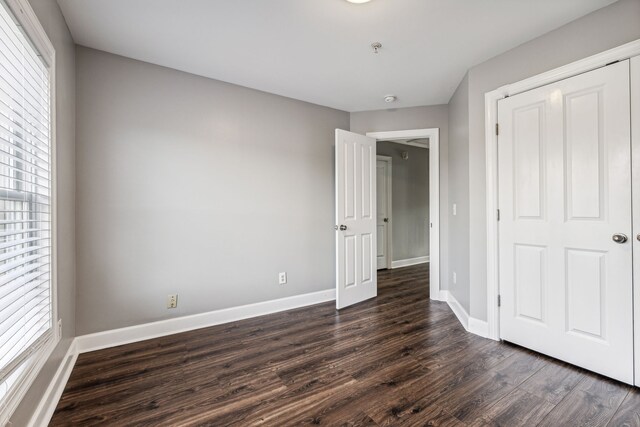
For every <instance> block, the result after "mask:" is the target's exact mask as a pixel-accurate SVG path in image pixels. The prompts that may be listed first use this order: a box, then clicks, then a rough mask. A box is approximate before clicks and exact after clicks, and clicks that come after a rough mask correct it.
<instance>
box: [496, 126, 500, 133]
mask: <svg viewBox="0 0 640 427" xmlns="http://www.w3.org/2000/svg"><path fill="white" fill-rule="evenodd" d="M496 135H500V125H499V124H498V123H496Z"/></svg>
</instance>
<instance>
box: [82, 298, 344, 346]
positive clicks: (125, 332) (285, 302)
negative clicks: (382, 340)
mask: <svg viewBox="0 0 640 427" xmlns="http://www.w3.org/2000/svg"><path fill="white" fill-rule="evenodd" d="M335 299H336V290H335V289H327V290H324V291H319V292H313V293H309V294H303V295H294V296H291V297H287V298H281V299H276V300H271V301H264V302H258V303H255V304H248V305H242V306H239V307H231V308H225V309H222V310H215V311H210V312H207V313H200V314H193V315H190V316H183V317H176V318H174V319H167V320H160V321H157V322H151V323H144V324H142V325H135V326H129V327H126V328H121V329H112V330H109V331H104V332H97V333H94V334H88V335H81V336H79V337H76V346H77V349H78V352H79V353H86V352H89V351H94V350H100V349H103V348H109V347H115V346H118V345H123V344H129V343H133V342H138V341H144V340H148V339H151V338H158V337H163V336H166V335H172V334H177V333H180V332H186V331H192V330H194V329H200V328H206V327H209V326H215V325H220V324H223V323H229V322H235V321H237V320H243V319H248V318H251V317H257V316H264V315H266V314H272V313H277V312H280V311H285V310H292V309H295V308H300V307H306V306H308V305H313V304H320V303H323V302H327V301H334V300H335Z"/></svg>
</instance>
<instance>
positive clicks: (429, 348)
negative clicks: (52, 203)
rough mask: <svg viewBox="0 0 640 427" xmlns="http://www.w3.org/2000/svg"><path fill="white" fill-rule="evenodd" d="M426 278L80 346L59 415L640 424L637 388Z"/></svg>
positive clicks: (158, 422)
mask: <svg viewBox="0 0 640 427" xmlns="http://www.w3.org/2000/svg"><path fill="white" fill-rule="evenodd" d="M428 277H429V271H428V265H427V264H423V265H419V266H414V267H407V268H402V269H397V270H383V271H380V272H379V273H378V279H379V285H378V298H376V299H373V300H369V301H365V302H363V303H361V304H357V305H356V306H353V307H350V308H347V309H344V310H342V311H340V312H337V311H336V310H335V305H334V303H326V304H319V305H315V306H312V307H306V308H303V309H299V310H291V311H287V312H283V313H278V314H273V315H269V316H263V317H259V318H254V319H248V320H243V321H239V322H234V323H229V324H225V325H220V326H215V327H211V328H205V329H200V330H196V331H190V332H185V333H181V334H176V335H171V336H167V337H162V338H157V339H153V340H148V341H144V342H139V343H134V344H128V345H123V346H119V347H114V348H110V349H105V350H100V351H95V352H92V353H86V354H82V355H80V357H79V358H78V361H77V363H76V366H75V367H74V369H73V372H72V374H71V378H70V379H69V382H68V384H67V386H66V388H65V390H64V393H63V395H62V398H61V400H60V402H59V403H58V407H57V409H56V412H55V414H54V416H53V419H52V420H51V425H52V426H70V425H80V426H92V425H114V426H147V425H148V426H196V425H203V426H227V425H230V426H253V425H268V426H294V425H295V426H298V425H326V426H426V425H429V426H453V427H455V426H475V427H480V426H509V427H518V426H536V425H540V426H607V425H608V426H638V427H640V392H639V391H638V390H637V389H633V388H631V387H628V386H626V385H624V384H620V383H617V382H615V381H611V380H609V379H606V378H603V377H600V376H597V375H594V374H592V373H589V372H586V371H584V370H581V369H579V368H576V367H573V366H569V365H567V364H565V363H562V362H559V361H556V360H553V359H550V358H548V357H545V356H542V355H539V354H536V353H534V352H531V351H529V350H526V349H522V348H520V347H517V346H514V345H511V344H507V343H498V342H494V341H491V340H487V339H483V338H480V337H478V336H475V335H472V334H469V333H467V332H466V331H465V330H464V328H463V327H462V326H461V325H460V323H459V322H458V320H457V319H456V317H455V315H454V314H453V313H452V312H451V310H450V309H449V307H448V305H447V304H446V303H443V302H433V301H430V300H429V295H428V292H429V283H428Z"/></svg>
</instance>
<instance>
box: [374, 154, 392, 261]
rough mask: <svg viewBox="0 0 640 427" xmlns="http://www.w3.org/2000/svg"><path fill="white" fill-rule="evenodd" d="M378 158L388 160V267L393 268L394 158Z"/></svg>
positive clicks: (377, 156) (380, 156) (378, 157)
mask: <svg viewBox="0 0 640 427" xmlns="http://www.w3.org/2000/svg"><path fill="white" fill-rule="evenodd" d="M376 159H377V160H380V161H382V162H387V176H386V177H385V180H386V181H387V218H389V221H388V222H387V239H386V240H385V241H386V242H387V248H386V250H387V252H386V253H387V268H388V269H389V268H391V262H392V261H393V241H392V239H393V226H392V224H393V205H392V203H393V187H392V185H393V184H392V183H393V175H392V173H393V158H391V157H389V156H382V155H380V154H378V155H376ZM376 188H378V187H376ZM377 197H378V194H377V193H376V198H377ZM376 232H377V228H376ZM376 238H377V236H376ZM376 241H377V240H376Z"/></svg>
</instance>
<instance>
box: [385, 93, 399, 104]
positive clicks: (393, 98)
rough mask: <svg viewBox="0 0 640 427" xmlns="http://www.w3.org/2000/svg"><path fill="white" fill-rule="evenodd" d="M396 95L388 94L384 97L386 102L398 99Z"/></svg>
mask: <svg viewBox="0 0 640 427" xmlns="http://www.w3.org/2000/svg"><path fill="white" fill-rule="evenodd" d="M396 99H398V98H396V96H395V95H387V96H385V97H384V102H386V103H387V104H388V103H390V102H395V101H396Z"/></svg>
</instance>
